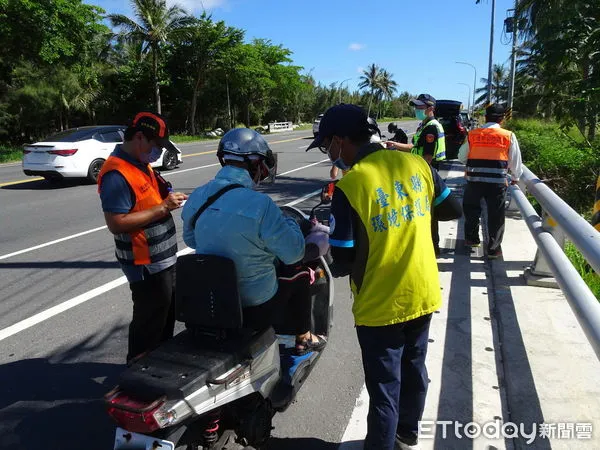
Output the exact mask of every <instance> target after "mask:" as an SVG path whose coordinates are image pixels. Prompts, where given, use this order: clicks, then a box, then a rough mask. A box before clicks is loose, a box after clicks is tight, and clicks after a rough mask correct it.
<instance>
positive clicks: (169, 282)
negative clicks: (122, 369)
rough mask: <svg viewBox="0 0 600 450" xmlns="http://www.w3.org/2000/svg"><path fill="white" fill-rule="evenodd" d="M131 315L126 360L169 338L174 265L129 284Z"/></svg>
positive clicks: (171, 319)
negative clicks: (131, 301)
mask: <svg viewBox="0 0 600 450" xmlns="http://www.w3.org/2000/svg"><path fill="white" fill-rule="evenodd" d="M129 288H130V289H131V298H132V300H133V318H132V320H131V324H130V325H129V348H128V352H127V361H130V360H131V359H132V358H135V357H136V356H138V355H140V354H141V353H144V352H147V351H149V350H153V349H155V348H156V347H158V346H159V345H160V343H161V342H163V341H166V340H167V339H170V338H172V337H173V329H174V328H175V266H172V267H169V268H168V269H165V270H163V271H161V272H157V273H155V274H150V273H149V272H148V271H147V270H146V269H144V279H143V280H142V281H137V282H135V283H131V284H130V285H129Z"/></svg>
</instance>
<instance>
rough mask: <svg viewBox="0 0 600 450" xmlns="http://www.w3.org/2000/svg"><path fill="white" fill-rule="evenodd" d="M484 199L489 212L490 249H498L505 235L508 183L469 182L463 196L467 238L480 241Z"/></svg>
mask: <svg viewBox="0 0 600 450" xmlns="http://www.w3.org/2000/svg"><path fill="white" fill-rule="evenodd" d="M482 198H483V199H484V201H485V204H486V206H487V213H488V233H489V237H490V241H489V243H488V250H496V249H497V248H498V247H500V244H502V238H503V236H504V220H505V213H506V211H505V209H506V206H505V200H506V185H504V184H500V183H482V182H474V181H469V182H467V186H466V188H465V193H464V196H463V211H464V214H465V239H468V240H470V241H473V242H479V241H480V240H479V221H480V218H481V199H482Z"/></svg>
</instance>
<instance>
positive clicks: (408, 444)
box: [396, 433, 420, 450]
mask: <svg viewBox="0 0 600 450" xmlns="http://www.w3.org/2000/svg"><path fill="white" fill-rule="evenodd" d="M419 448H420V447H419V439H418V438H416V437H408V436H403V435H400V434H398V433H396V449H399V450H418V449H419Z"/></svg>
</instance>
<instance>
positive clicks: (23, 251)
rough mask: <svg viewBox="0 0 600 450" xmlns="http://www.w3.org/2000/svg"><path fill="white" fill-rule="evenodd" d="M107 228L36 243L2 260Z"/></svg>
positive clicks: (1, 257)
mask: <svg viewBox="0 0 600 450" xmlns="http://www.w3.org/2000/svg"><path fill="white" fill-rule="evenodd" d="M105 228H107V226H106V225H104V226H103V227H98V228H92V229H91V230H87V231H82V232H81V233H77V234H72V235H71V236H67V237H64V238H60V239H56V240H55V241H50V242H46V243H45V244H40V245H36V246H35V247H29V248H26V249H23V250H19V251H17V252H13V253H8V254H7V255H2V256H0V260H2V259H6V258H10V257H11V256H17V255H21V254H23V253H27V252H32V251H34V250H38V249H40V248H44V247H48V246H49V245H54V244H58V243H60V242H64V241H68V240H69V239H75V238H78V237H81V236H85V235H86V234H90V233H95V232H96V231H100V230H104V229H105Z"/></svg>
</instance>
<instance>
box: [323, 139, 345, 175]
mask: <svg viewBox="0 0 600 450" xmlns="http://www.w3.org/2000/svg"><path fill="white" fill-rule="evenodd" d="M331 144H333V139H332V140H331V143H330V144H329V147H328V148H327V156H329V160H330V161H331V153H329V150H330V149H331ZM331 162H332V164H333V165H334V166H335V167H337V168H338V169H340V170H344V171H345V170H350V167H348V165H347V164H346V163H345V162H344V160H343V159H342V149H341V148H340V155H339V156H338V158H337V159H336V160H335V161H331Z"/></svg>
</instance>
